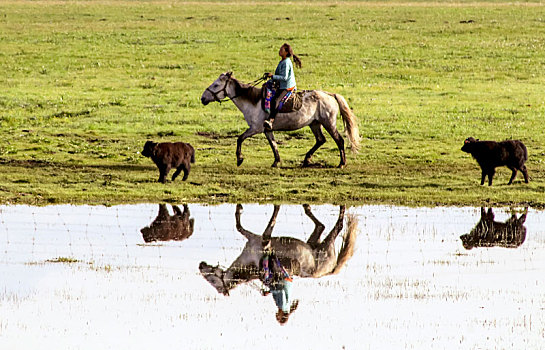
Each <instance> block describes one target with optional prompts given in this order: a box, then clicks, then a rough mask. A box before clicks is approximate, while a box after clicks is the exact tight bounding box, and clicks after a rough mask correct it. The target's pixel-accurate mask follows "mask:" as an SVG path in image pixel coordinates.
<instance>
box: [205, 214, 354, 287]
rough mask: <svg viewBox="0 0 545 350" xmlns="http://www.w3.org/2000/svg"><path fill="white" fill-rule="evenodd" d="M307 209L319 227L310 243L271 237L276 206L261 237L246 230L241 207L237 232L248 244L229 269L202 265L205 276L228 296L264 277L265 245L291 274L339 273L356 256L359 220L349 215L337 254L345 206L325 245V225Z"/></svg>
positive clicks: (237, 218)
mask: <svg viewBox="0 0 545 350" xmlns="http://www.w3.org/2000/svg"><path fill="white" fill-rule="evenodd" d="M303 208H304V210H305V214H306V215H307V216H308V217H309V218H310V219H311V220H312V221H313V222H314V225H315V227H314V231H313V232H312V234H311V235H310V237H309V239H308V240H307V241H306V242H303V241H301V240H299V239H296V238H293V237H271V235H272V231H273V229H274V225H275V223H276V217H277V215H278V211H279V210H280V206H279V205H275V206H274V211H273V214H272V216H271V219H270V221H269V223H268V225H267V227H266V228H265V230H264V231H263V234H262V235H261V236H260V235H257V234H254V233H252V232H250V231H248V230H246V229H245V228H244V227H242V224H241V221H240V216H241V212H242V209H243V208H242V205H240V204H238V205H237V207H236V211H235V219H236V229H237V231H238V232H240V233H241V234H242V235H243V236H244V237H246V239H247V240H248V242H247V243H246V245H245V246H244V249H243V251H242V253H241V254H240V255H239V256H238V258H236V259H235V261H233V263H232V264H231V266H229V268H227V269H225V270H224V269H222V268H221V267H220V266H212V265H209V264H207V263H206V262H204V261H203V262H201V263H200V264H199V271H200V273H201V275H202V276H203V277H204V278H205V279H206V280H207V281H208V282H209V283H210V284H211V285H212V286H213V287H214V288H215V289H216V290H217V291H218V293H220V294H223V295H226V296H228V295H229V291H230V290H232V289H233V288H235V287H236V286H237V285H238V284H240V283H246V282H250V281H252V280H255V279H259V278H260V271H259V262H260V259H261V257H262V256H263V251H264V248H263V246H264V244H263V243H264V242H265V244H267V243H269V245H270V249H272V251H274V252H275V254H276V256H277V257H278V259H279V260H280V262H281V263H282V265H283V267H284V268H286V270H288V272H289V273H290V275H295V276H299V277H303V278H319V277H323V276H326V275H334V274H338V273H339V272H340V270H341V269H342V268H343V266H344V265H345V264H346V262H347V261H348V260H349V259H350V258H351V257H352V255H353V254H354V245H355V240H356V232H357V226H358V225H357V219H356V217H355V216H353V215H348V216H347V226H348V228H347V231H346V233H345V235H344V237H343V244H342V247H341V249H340V251H339V253H338V254H335V239H336V238H337V236H338V235H339V233H340V232H341V231H342V229H343V221H344V216H345V215H344V214H345V206H340V208H339V216H338V219H337V222H336V223H335V226H333V228H332V229H331V231H330V232H329V234H328V235H327V237H326V238H325V239H324V240H323V241H322V242H320V236H321V235H322V233H323V231H324V230H325V226H324V225H323V224H322V223H321V222H320V221H319V220H318V219H317V218H316V217H315V216H314V214H312V212H311V209H310V206H309V205H304V206H303Z"/></svg>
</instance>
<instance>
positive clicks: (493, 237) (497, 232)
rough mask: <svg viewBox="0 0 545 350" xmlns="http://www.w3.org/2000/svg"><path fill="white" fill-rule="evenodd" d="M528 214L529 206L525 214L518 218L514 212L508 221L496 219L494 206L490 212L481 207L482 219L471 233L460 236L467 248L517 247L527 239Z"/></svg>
mask: <svg viewBox="0 0 545 350" xmlns="http://www.w3.org/2000/svg"><path fill="white" fill-rule="evenodd" d="M526 214H528V208H526V209H525V210H524V214H522V215H521V216H520V218H517V214H513V215H512V216H511V217H510V218H509V220H507V221H506V222H498V221H494V213H493V212H492V208H490V209H488V212H486V211H485V209H484V208H481V220H480V221H479V222H478V223H477V225H475V227H474V228H473V230H471V232H470V233H469V234H465V235H462V236H460V239H461V240H462V244H463V245H464V248H465V249H468V250H469V249H472V248H473V247H495V246H499V247H504V248H517V247H519V246H520V245H521V244H522V243H524V240H525V239H526V227H524V222H525V221H526Z"/></svg>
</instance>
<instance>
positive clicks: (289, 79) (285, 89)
mask: <svg viewBox="0 0 545 350" xmlns="http://www.w3.org/2000/svg"><path fill="white" fill-rule="evenodd" d="M278 55H279V56H280V57H282V60H281V61H280V63H278V66H277V67H276V70H275V71H274V74H272V73H266V75H267V77H269V78H272V81H273V82H274V83H278V88H277V89H276V91H275V92H274V95H273V96H272V99H271V108H270V113H269V116H268V117H267V119H266V120H265V122H264V123H263V127H264V128H265V130H272V128H273V122H274V118H275V117H276V114H277V113H278V110H279V109H280V108H282V106H281V104H283V103H284V102H285V101H286V100H287V99H288V98H289V96H290V95H291V93H292V92H294V91H295V90H296V89H297V87H296V84H295V73H294V71H293V63H292V62H291V59H290V57H293V60H294V61H295V64H296V65H297V67H298V68H301V67H302V64H301V60H300V59H299V57H297V56H296V55H295V54H294V53H293V49H292V48H291V46H290V45H289V44H287V43H285V44H284V45H282V46H281V47H280V50H279V51H278Z"/></svg>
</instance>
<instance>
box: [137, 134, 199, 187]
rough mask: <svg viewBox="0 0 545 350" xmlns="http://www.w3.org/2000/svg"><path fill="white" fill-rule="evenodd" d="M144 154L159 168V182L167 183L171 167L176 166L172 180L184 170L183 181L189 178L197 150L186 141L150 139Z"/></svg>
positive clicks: (143, 151)
mask: <svg viewBox="0 0 545 350" xmlns="http://www.w3.org/2000/svg"><path fill="white" fill-rule="evenodd" d="M142 155H143V156H145V157H150V158H151V159H152V160H153V162H154V163H155V165H157V167H158V168H159V182H162V183H165V182H166V177H167V175H168V172H169V171H170V169H172V168H175V169H176V172H174V174H172V181H174V179H176V177H177V176H178V175H180V172H181V171H182V170H183V172H184V177H183V178H182V180H183V181H185V180H187V177H188V176H189V171H190V170H191V163H195V150H194V149H193V147H192V146H191V145H190V144H189V143H185V142H174V143H172V142H162V143H156V142H153V141H148V142H146V144H145V145H144V149H143V150H142Z"/></svg>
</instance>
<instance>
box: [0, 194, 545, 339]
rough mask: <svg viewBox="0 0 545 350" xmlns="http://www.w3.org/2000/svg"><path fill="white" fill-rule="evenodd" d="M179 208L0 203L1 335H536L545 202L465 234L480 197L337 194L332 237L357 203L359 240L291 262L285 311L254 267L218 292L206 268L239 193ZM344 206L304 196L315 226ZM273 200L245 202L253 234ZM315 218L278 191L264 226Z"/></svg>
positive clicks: (308, 227)
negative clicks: (255, 277)
mask: <svg viewBox="0 0 545 350" xmlns="http://www.w3.org/2000/svg"><path fill="white" fill-rule="evenodd" d="M176 208H178V209H179V212H180V213H181V214H182V215H179V216H178V220H173V219H171V220H170V221H169V223H166V224H165V223H163V227H162V228H157V227H156V226H155V225H151V224H152V223H153V222H154V220H155V219H156V217H157V215H158V213H159V212H160V210H163V215H164V214H165V212H164V210H166V211H168V215H169V216H174V214H175V212H174V209H175V208H173V207H172V206H171V205H166V206H164V207H163V208H161V207H160V206H159V205H157V204H145V205H123V206H114V207H94V206H48V207H29V206H3V207H0V274H1V276H2V278H1V281H0V348H2V349H37V348H39V349H150V348H154V349H161V348H172V347H175V348H183V349H218V348H221V349H246V348H254V347H260V348H272V347H273V346H274V347H275V346H281V347H287V348H296V349H310V348H312V349H445V348H463V349H504V348H523V347H525V348H530V349H537V348H543V346H544V345H545V322H544V321H545V320H544V319H545V316H544V314H545V313H544V308H545V299H544V295H545V293H544V291H545V288H544V282H543V278H542V276H543V275H544V272H545V254H543V251H544V248H545V232H544V231H545V212H543V211H537V210H533V209H529V210H528V212H527V214H526V217H525V219H524V218H523V213H524V210H523V208H522V209H519V210H518V212H517V213H516V214H515V218H516V219H517V220H515V219H511V216H512V214H511V212H510V210H509V209H507V208H499V209H493V214H494V215H495V218H494V220H495V222H496V224H495V227H496V230H497V232H496V234H495V235H488V237H485V236H484V233H481V235H480V238H481V239H480V241H479V240H476V239H475V238H476V237H477V234H476V233H475V234H474V239H473V240H471V239H469V238H467V239H466V238H465V239H466V241H467V242H469V241H472V242H473V243H472V244H468V243H466V247H464V244H463V242H462V239H461V238H460V237H461V236H463V235H466V234H469V233H470V232H472V230H474V229H475V230H476V229H477V228H478V227H479V226H481V225H478V223H479V222H480V221H481V219H482V218H481V215H484V217H485V218H486V217H487V213H488V208H487V209H486V210H485V211H484V213H481V208H445V207H440V208H405V207H390V206H361V207H351V208H346V214H345V215H344V228H343V230H342V231H341V232H340V233H339V236H338V237H337V239H336V241H335V247H336V251H337V252H338V251H339V250H341V248H342V241H343V238H342V237H343V236H345V235H346V233H347V227H348V222H347V220H348V218H349V217H351V218H352V220H353V222H355V223H356V224H357V226H352V227H353V229H354V231H353V232H354V233H355V234H356V236H355V240H354V243H355V246H354V249H353V255H352V256H351V257H350V259H349V260H348V261H347V262H346V264H345V265H344V266H342V268H341V269H340V271H339V272H338V274H335V275H327V276H324V277H320V278H300V277H295V278H294V287H293V297H294V298H295V299H298V300H299V306H298V308H297V310H296V311H295V312H293V314H292V315H291V316H290V318H289V320H288V322H287V323H286V324H285V325H282V326H281V325H280V324H279V323H278V322H277V320H276V317H275V313H276V312H277V308H276V306H275V303H274V301H273V299H272V297H271V296H262V295H261V293H260V288H261V287H262V285H261V284H260V283H258V282H257V281H252V282H249V283H240V284H239V285H238V286H237V287H235V288H233V289H232V290H231V291H230V293H229V296H224V295H223V294H220V293H218V291H217V290H216V289H215V288H214V287H213V286H212V285H211V284H210V283H209V282H208V281H207V280H206V279H205V278H204V277H203V276H202V275H201V273H200V271H199V264H200V263H201V262H202V261H204V262H206V263H207V264H209V265H212V266H216V265H219V266H220V268H223V269H225V268H227V267H228V266H230V265H231V263H232V262H233V261H234V260H235V259H237V257H238V256H239V255H240V254H241V253H242V252H243V250H244V247H245V245H246V243H247V239H246V238H245V237H244V236H243V235H242V234H241V233H240V232H239V231H237V228H236V221H235V206H234V205H228V204H226V205H219V206H207V205H199V204H190V205H189V206H188V207H187V208H184V207H183V206H182V205H180V206H178V207H176ZM184 210H186V211H185V213H186V216H183V213H184ZM339 210H340V208H339V207H337V206H332V205H324V206H312V207H311V212H312V214H313V215H314V216H315V218H316V219H317V220H319V221H320V222H321V223H322V224H323V225H324V226H325V230H324V233H323V235H322V238H324V237H325V236H327V235H328V233H329V232H330V231H331V230H332V228H333V227H334V225H335V223H336V221H337V219H338V217H339V213H340V211H339ZM187 214H189V215H187ZM272 214H273V206H272V205H256V204H245V205H244V207H243V211H242V213H241V218H240V219H241V224H242V226H243V227H244V229H246V230H248V231H251V232H253V233H255V234H257V235H261V234H262V233H263V231H264V229H265V227H266V226H267V223H268V222H269V219H270V218H271V215H272ZM190 220H192V222H191V221H190ZM163 221H164V220H163ZM522 221H524V222H522ZM506 222H507V223H508V224H507V225H504V226H501V223H506ZM150 225H151V226H152V227H153V228H154V230H151V231H153V232H151V233H150V232H149V231H150V230H144V231H145V232H147V233H146V234H144V233H143V232H142V229H144V228H146V227H149V226H150ZM487 225H488V226H487V227H490V222H488V223H487ZM167 226H168V227H171V229H170V230H169V229H166V228H165V227H167ZM314 229H315V224H314V223H313V221H312V220H311V218H310V217H309V216H308V215H307V214H305V210H304V208H303V206H298V205H282V206H280V208H279V212H278V216H277V218H276V226H275V227H274V230H273V232H272V235H273V237H279V236H290V237H294V238H297V239H299V240H301V241H307V240H308V239H309V238H310V236H311V234H312V232H313V230H314ZM173 231H175V232H174V233H173ZM145 237H146V239H144V238H145ZM161 239H170V240H168V241H162V240H161ZM146 241H149V242H146ZM469 245H476V246H475V247H474V248H472V249H466V248H469Z"/></svg>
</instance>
